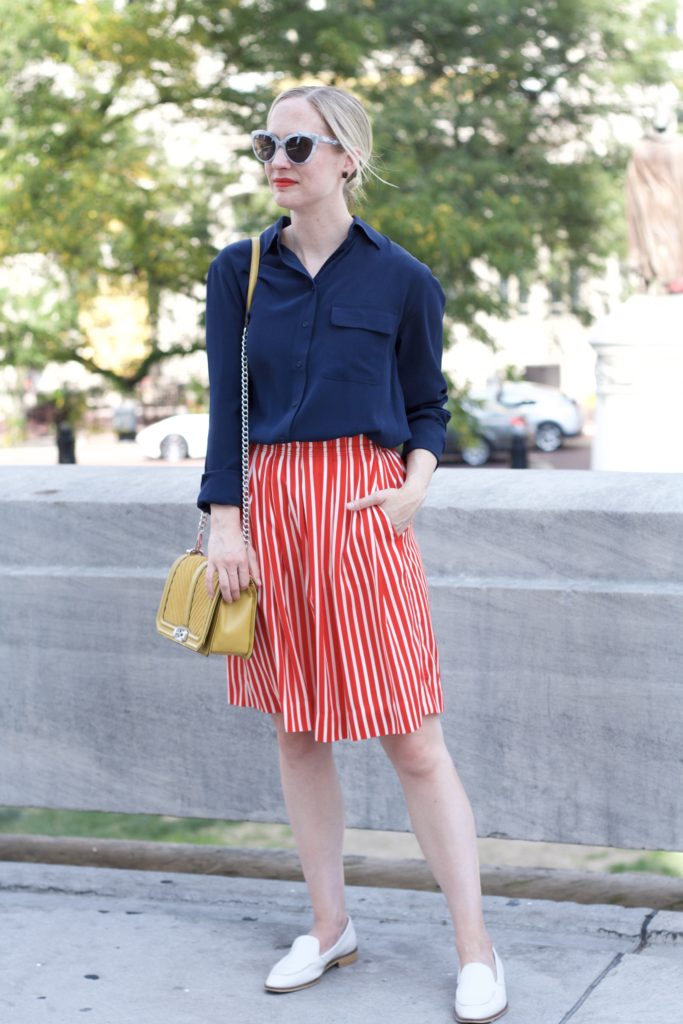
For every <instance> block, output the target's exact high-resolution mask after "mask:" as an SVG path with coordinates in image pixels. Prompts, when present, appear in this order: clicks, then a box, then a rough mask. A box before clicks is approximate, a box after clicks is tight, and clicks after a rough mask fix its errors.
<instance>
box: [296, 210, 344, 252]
mask: <svg viewBox="0 0 683 1024" xmlns="http://www.w3.org/2000/svg"><path fill="white" fill-rule="evenodd" d="M289 217H290V220H291V224H290V225H289V226H288V227H287V228H286V229H285V232H286V234H287V235H288V236H289V241H290V242H294V244H295V246H297V247H298V248H299V249H301V250H302V251H303V252H306V253H311V254H315V253H327V252H329V251H333V250H334V249H336V248H337V246H338V245H340V244H341V243H342V242H343V240H344V239H345V238H346V235H347V233H348V230H349V225H350V224H351V222H352V221H353V217H352V216H351V214H350V213H349V211H348V209H347V207H346V204H345V203H344V201H343V200H341V199H340V201H339V203H337V204H335V205H334V206H331V205H330V204H329V203H326V204H325V205H324V207H323V206H322V205H321V206H313V207H307V208H306V209H304V210H291V211H290V213H289Z"/></svg>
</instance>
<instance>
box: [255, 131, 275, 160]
mask: <svg viewBox="0 0 683 1024" xmlns="http://www.w3.org/2000/svg"><path fill="white" fill-rule="evenodd" d="M253 146H254V153H255V154H256V156H257V157H258V158H259V160H272V159H273V157H274V156H275V143H274V142H273V140H272V139H271V138H270V136H269V135H255V136H254V138H253Z"/></svg>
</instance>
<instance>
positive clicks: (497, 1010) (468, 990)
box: [454, 949, 508, 1024]
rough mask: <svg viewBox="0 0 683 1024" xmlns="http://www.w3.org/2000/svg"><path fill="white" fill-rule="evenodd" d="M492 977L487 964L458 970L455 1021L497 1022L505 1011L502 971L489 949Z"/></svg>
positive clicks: (498, 960)
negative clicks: (492, 967) (492, 968)
mask: <svg viewBox="0 0 683 1024" xmlns="http://www.w3.org/2000/svg"><path fill="white" fill-rule="evenodd" d="M493 959H494V960H495V963H496V976H495V977H494V976H493V971H492V970H491V968H490V967H489V966H488V965H487V964H481V963H478V962H477V961H474V962H472V963H469V964H465V966H464V967H461V968H460V970H459V971H458V985H457V988H456V990H455V1008H454V1013H455V1019H456V1020H457V1021H458V1022H459V1024H475V1022H476V1024H485V1022H486V1024H488V1021H492V1020H498V1018H499V1017H502V1016H503V1014H504V1013H505V1011H506V1010H507V1008H508V1001H507V992H506V990H505V972H504V970H503V965H502V963H501V960H500V957H499V956H498V954H497V953H496V951H495V949H494V950H493Z"/></svg>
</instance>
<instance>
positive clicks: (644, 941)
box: [633, 910, 659, 953]
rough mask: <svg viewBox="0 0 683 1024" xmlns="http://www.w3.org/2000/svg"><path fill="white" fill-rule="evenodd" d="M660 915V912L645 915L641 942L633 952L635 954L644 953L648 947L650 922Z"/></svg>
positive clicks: (641, 929) (641, 928)
mask: <svg viewBox="0 0 683 1024" xmlns="http://www.w3.org/2000/svg"><path fill="white" fill-rule="evenodd" d="M658 913H659V911H658V910H651V911H650V913H649V914H646V915H645V919H644V920H643V923H642V924H641V926H640V942H639V943H638V945H637V946H636V948H635V949H634V950H633V952H634V953H642V951H643V950H644V949H645V947H646V946H647V944H648V942H649V941H650V936H649V934H648V932H649V926H650V922H651V921H652V919H653V918H654V917H656V916H657V914H658Z"/></svg>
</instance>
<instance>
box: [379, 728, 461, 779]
mask: <svg viewBox="0 0 683 1024" xmlns="http://www.w3.org/2000/svg"><path fill="white" fill-rule="evenodd" d="M382 746H383V747H384V749H385V751H386V753H387V755H388V757H389V759H390V760H391V762H392V764H393V765H394V768H395V769H396V771H397V772H398V774H399V775H408V776H411V777H414V778H426V777H427V776H429V775H431V774H432V773H433V772H434V771H435V770H436V769H437V768H438V767H439V765H440V764H441V763H442V761H443V758H444V757H448V756H449V755H448V751H447V750H446V746H445V744H444V742H443V738H442V737H438V736H437V737H435V736H424V735H420V733H419V732H417V733H407V734H406V735H404V736H390V737H384V739H383V742H382Z"/></svg>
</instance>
